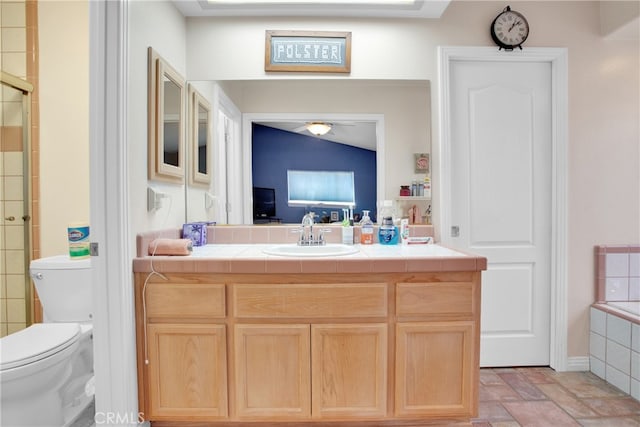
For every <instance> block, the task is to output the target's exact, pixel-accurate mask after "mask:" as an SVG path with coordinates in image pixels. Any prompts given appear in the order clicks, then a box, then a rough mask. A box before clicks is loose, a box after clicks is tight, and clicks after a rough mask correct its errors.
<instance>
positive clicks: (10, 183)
mask: <svg viewBox="0 0 640 427" xmlns="http://www.w3.org/2000/svg"><path fill="white" fill-rule="evenodd" d="M32 91H33V86H32V85H31V84H30V83H29V82H26V81H24V80H23V79H20V78H18V77H16V76H13V75H11V74H9V73H6V72H4V71H0V285H1V291H2V293H1V295H0V302H1V305H0V315H1V318H0V336H5V335H8V334H10V333H12V332H16V331H18V330H20V329H23V328H25V327H26V326H29V325H30V324H31V320H32V313H31V304H32V295H31V293H32V288H31V280H30V278H29V274H28V269H29V262H30V259H31V212H32V208H31V197H30V188H31V185H30V184H31V179H30V176H31V173H30V171H31V155H30V153H31V92H32Z"/></svg>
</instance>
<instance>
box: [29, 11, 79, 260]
mask: <svg viewBox="0 0 640 427" xmlns="http://www.w3.org/2000/svg"><path fill="white" fill-rule="evenodd" d="M88 13H89V7H88V3H86V2H78V1H74V2H39V3H38V21H39V22H38V32H39V37H38V38H39V40H38V41H39V62H40V73H39V82H38V83H39V86H38V87H39V97H40V100H39V101H40V102H39V106H40V156H39V159H34V161H39V162H40V178H39V184H40V242H41V247H40V254H41V256H43V257H45V256H52V255H58V254H65V253H68V251H69V247H68V240H67V225H68V224H69V223H70V222H88V221H89V65H88V55H89V25H88V22H89V21H88Z"/></svg>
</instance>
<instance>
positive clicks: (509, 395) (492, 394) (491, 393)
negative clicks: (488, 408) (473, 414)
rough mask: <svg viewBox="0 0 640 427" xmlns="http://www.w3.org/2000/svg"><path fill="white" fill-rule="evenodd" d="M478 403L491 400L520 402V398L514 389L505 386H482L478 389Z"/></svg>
mask: <svg viewBox="0 0 640 427" xmlns="http://www.w3.org/2000/svg"><path fill="white" fill-rule="evenodd" d="M479 400H480V402H487V401H492V400H497V401H504V400H522V397H521V396H520V395H519V394H518V393H516V391H515V390H514V389H512V388H511V387H509V386H508V385H506V384H503V385H483V386H482V387H480V396H479Z"/></svg>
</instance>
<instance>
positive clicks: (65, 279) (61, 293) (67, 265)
mask: <svg viewBox="0 0 640 427" xmlns="http://www.w3.org/2000/svg"><path fill="white" fill-rule="evenodd" d="M29 271H30V273H31V279H32V280H33V283H34V284H35V287H36V290H37V291H38V296H39V297H40V301H41V303H42V309H43V311H44V316H45V320H46V321H47V322H89V321H92V317H93V316H92V310H93V292H92V284H91V258H84V259H80V260H74V259H71V258H69V256H68V255H58V256H53V257H47V258H40V259H35V260H33V261H31V264H30V268H29Z"/></svg>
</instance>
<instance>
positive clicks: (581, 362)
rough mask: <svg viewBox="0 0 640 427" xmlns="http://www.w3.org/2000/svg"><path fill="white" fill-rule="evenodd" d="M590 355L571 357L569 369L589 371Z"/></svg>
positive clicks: (568, 361)
mask: <svg viewBox="0 0 640 427" xmlns="http://www.w3.org/2000/svg"><path fill="white" fill-rule="evenodd" d="M588 370H589V356H578V357H569V358H568V359H567V371H588Z"/></svg>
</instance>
